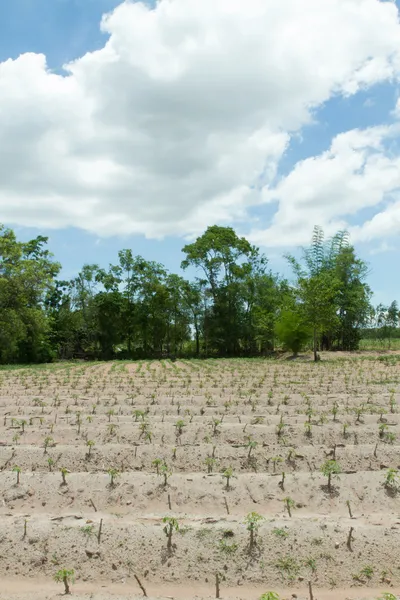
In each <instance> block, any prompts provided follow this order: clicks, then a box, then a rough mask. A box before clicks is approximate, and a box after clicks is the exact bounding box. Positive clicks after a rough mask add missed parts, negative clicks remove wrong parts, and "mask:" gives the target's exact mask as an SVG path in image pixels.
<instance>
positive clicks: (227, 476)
mask: <svg viewBox="0 0 400 600" xmlns="http://www.w3.org/2000/svg"><path fill="white" fill-rule="evenodd" d="M222 477H223V478H224V479H226V489H227V490H230V489H231V488H230V481H231V479H232V478H233V477H235V475H234V473H233V469H232V467H228V468H227V469H225V471H224V472H223V473H222Z"/></svg>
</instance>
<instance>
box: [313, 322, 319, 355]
mask: <svg viewBox="0 0 400 600" xmlns="http://www.w3.org/2000/svg"><path fill="white" fill-rule="evenodd" d="M313 346H314V362H317V360H318V357H317V328H316V327H315V326H314V336H313Z"/></svg>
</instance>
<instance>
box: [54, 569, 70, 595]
mask: <svg viewBox="0 0 400 600" xmlns="http://www.w3.org/2000/svg"><path fill="white" fill-rule="evenodd" d="M54 581H57V583H63V584H64V588H65V593H66V594H70V593H71V591H70V588H69V584H70V583H74V581H75V571H74V570H73V569H60V570H59V571H57V573H56V574H55V575H54Z"/></svg>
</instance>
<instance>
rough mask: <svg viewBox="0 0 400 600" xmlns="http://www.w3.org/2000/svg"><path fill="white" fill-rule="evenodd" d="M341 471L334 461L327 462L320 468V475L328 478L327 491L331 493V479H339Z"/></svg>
mask: <svg viewBox="0 0 400 600" xmlns="http://www.w3.org/2000/svg"><path fill="white" fill-rule="evenodd" d="M341 472H342V469H341V467H340V464H339V463H338V462H337V461H336V460H327V461H325V462H324V464H323V465H322V466H321V473H322V474H323V475H325V477H327V478H328V491H329V492H331V491H332V477H339V475H340V473H341Z"/></svg>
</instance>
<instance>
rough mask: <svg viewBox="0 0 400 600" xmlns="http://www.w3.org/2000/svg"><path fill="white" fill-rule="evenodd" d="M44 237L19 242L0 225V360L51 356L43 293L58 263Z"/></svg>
mask: <svg viewBox="0 0 400 600" xmlns="http://www.w3.org/2000/svg"><path fill="white" fill-rule="evenodd" d="M46 244H47V238H46V237H43V236H38V237H36V238H35V239H33V240H30V241H28V242H19V241H17V239H16V236H15V233H14V232H13V231H12V230H11V229H7V228H5V227H4V226H3V225H0V360H1V361H2V362H6V361H7V362H9V361H17V360H18V361H25V362H36V361H41V360H48V359H50V358H51V355H52V349H51V347H50V344H49V327H48V322H47V319H46V315H45V311H44V301H45V296H46V293H47V292H48V291H49V290H50V289H51V287H52V286H53V285H54V279H55V277H56V275H57V273H58V272H59V270H60V265H59V264H58V263H56V262H54V261H53V256H52V254H51V253H50V252H49V251H48V250H47V249H46Z"/></svg>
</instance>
